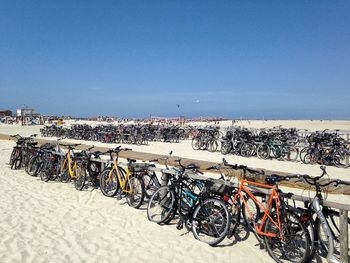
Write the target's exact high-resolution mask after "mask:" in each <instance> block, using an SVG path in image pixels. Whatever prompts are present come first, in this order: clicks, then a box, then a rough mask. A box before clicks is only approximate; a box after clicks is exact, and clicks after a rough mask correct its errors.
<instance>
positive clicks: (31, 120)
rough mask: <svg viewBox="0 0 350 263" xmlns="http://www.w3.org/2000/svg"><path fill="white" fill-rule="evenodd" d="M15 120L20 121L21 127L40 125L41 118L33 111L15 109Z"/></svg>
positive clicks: (41, 122)
mask: <svg viewBox="0 0 350 263" xmlns="http://www.w3.org/2000/svg"><path fill="white" fill-rule="evenodd" d="M17 118H18V119H20V120H21V123H22V125H35V124H37V125H42V124H43V117H42V116H41V114H39V113H36V112H35V111H34V109H28V108H22V109H17Z"/></svg>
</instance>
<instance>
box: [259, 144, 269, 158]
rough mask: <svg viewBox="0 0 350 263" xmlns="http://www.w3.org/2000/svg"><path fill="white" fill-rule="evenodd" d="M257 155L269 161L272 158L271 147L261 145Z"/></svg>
mask: <svg viewBox="0 0 350 263" xmlns="http://www.w3.org/2000/svg"><path fill="white" fill-rule="evenodd" d="M256 154H257V156H258V157H259V158H261V159H265V160H266V159H268V158H269V157H270V147H269V146H268V145H266V144H261V145H259V147H258V148H257V149H256Z"/></svg>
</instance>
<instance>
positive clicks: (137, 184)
mask: <svg viewBox="0 0 350 263" xmlns="http://www.w3.org/2000/svg"><path fill="white" fill-rule="evenodd" d="M127 185H128V187H127V191H128V192H127V193H126V202H127V203H128V205H129V206H131V207H133V208H140V206H141V205H142V203H143V200H144V199H145V184H144V183H143V180H142V179H141V178H140V177H138V176H135V175H131V176H130V177H129V179H128V183H127Z"/></svg>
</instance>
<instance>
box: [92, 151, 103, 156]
mask: <svg viewBox="0 0 350 263" xmlns="http://www.w3.org/2000/svg"><path fill="white" fill-rule="evenodd" d="M91 155H93V156H94V157H95V158H99V157H100V156H101V155H102V152H100V151H96V152H93V153H92V154H91Z"/></svg>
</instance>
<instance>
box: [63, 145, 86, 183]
mask: <svg viewBox="0 0 350 263" xmlns="http://www.w3.org/2000/svg"><path fill="white" fill-rule="evenodd" d="M60 145H61V146H65V147H67V148H68V151H67V153H66V154H65V156H64V157H63V158H62V160H61V162H60V163H61V165H60V173H59V174H58V179H59V181H60V182H63V183H67V182H68V181H70V180H74V179H76V177H77V175H76V168H77V161H76V159H75V157H74V151H73V150H74V147H76V146H79V145H81V144H80V143H76V144H60Z"/></svg>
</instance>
